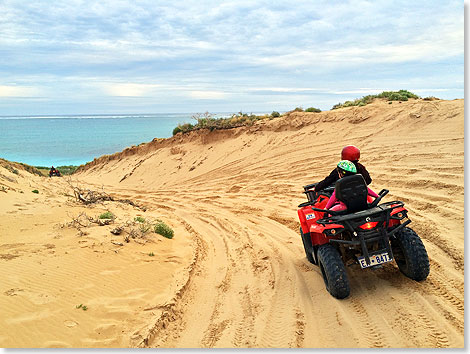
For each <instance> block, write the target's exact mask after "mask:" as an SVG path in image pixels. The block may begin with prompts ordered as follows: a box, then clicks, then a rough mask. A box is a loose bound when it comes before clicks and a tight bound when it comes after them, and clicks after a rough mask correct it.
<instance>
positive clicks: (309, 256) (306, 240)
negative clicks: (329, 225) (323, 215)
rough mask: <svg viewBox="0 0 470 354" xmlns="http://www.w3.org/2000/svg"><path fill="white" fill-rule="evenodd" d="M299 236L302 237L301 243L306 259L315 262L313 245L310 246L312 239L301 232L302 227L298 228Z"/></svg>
mask: <svg viewBox="0 0 470 354" xmlns="http://www.w3.org/2000/svg"><path fill="white" fill-rule="evenodd" d="M300 236H301V237H302V243H303V244H304V250H305V255H306V256H307V260H308V261H309V262H310V263H312V264H315V260H314V259H313V254H312V252H313V247H312V241H311V240H310V237H309V238H307V236H306V235H305V234H304V233H303V232H302V228H300Z"/></svg>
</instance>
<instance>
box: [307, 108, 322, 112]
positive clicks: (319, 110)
mask: <svg viewBox="0 0 470 354" xmlns="http://www.w3.org/2000/svg"><path fill="white" fill-rule="evenodd" d="M305 112H314V113H320V112H321V109H319V108H315V107H308V108H307V109H306V110H305Z"/></svg>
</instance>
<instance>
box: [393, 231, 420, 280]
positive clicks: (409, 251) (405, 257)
mask: <svg viewBox="0 0 470 354" xmlns="http://www.w3.org/2000/svg"><path fill="white" fill-rule="evenodd" d="M391 246H392V252H393V255H394V257H395V261H396V262H397V264H398V268H399V269H400V271H401V272H402V273H403V274H404V275H406V276H407V277H408V278H411V279H413V280H416V281H422V280H424V279H426V278H427V277H428V275H429V258H428V253H427V252H426V248H425V247H424V244H423V242H422V241H421V238H420V237H419V236H418V235H417V234H416V232H414V231H413V229H411V228H409V227H404V228H403V229H401V230H400V231H398V232H397V233H396V234H395V237H393V238H391Z"/></svg>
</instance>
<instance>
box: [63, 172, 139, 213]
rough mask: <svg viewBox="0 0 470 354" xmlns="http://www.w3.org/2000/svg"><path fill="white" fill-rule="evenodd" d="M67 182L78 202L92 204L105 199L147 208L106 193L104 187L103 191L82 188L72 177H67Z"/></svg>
mask: <svg viewBox="0 0 470 354" xmlns="http://www.w3.org/2000/svg"><path fill="white" fill-rule="evenodd" d="M67 184H68V185H69V186H70V188H72V190H73V195H74V197H75V199H76V200H77V201H78V202H81V203H83V204H85V205H91V204H95V203H102V202H105V201H110V202H118V203H124V204H129V205H130V206H133V207H135V208H137V209H139V210H142V211H146V210H147V208H146V207H145V206H142V205H139V204H137V203H134V202H133V201H132V200H130V199H115V198H114V197H113V196H111V195H109V194H108V193H106V192H105V191H104V190H103V188H102V190H101V191H94V190H91V189H86V188H81V187H80V186H78V185H77V186H75V185H73V184H72V181H71V179H67Z"/></svg>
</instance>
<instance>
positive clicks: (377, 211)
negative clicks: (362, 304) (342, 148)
mask: <svg viewBox="0 0 470 354" xmlns="http://www.w3.org/2000/svg"><path fill="white" fill-rule="evenodd" d="M315 185H316V183H314V184H310V185H307V186H304V193H305V194H306V195H307V199H308V202H305V203H301V204H300V205H299V208H300V209H298V211H297V213H298V215H299V219H300V225H301V227H300V235H301V237H302V242H303V245H304V248H305V254H306V256H307V259H308V261H309V262H310V263H313V264H315V265H318V266H319V267H320V270H321V274H322V276H323V280H324V281H325V285H326V289H327V290H328V292H329V293H330V294H331V295H332V296H334V297H335V298H338V299H344V298H346V297H347V296H349V293H350V288H349V280H348V276H347V273H346V266H354V265H357V264H359V265H360V267H361V268H369V267H372V268H380V267H382V266H381V265H382V264H384V263H388V262H391V261H393V260H395V262H396V263H397V265H398V268H399V269H400V271H401V272H402V273H403V274H404V275H406V276H407V277H409V278H411V279H413V280H416V281H422V280H424V279H426V278H427V276H428V275H429V258H428V254H427V252H426V249H425V248H424V245H423V242H422V241H421V239H420V238H419V236H418V235H417V234H416V233H415V232H414V231H413V230H412V229H411V228H409V227H407V225H408V224H409V223H411V220H409V219H408V215H407V213H408V211H407V210H406V209H405V207H404V203H403V202H401V201H393V202H387V203H382V204H380V205H379V202H380V201H381V199H382V198H383V197H384V196H385V195H386V194H387V193H388V190H386V189H383V190H381V191H380V193H379V197H378V198H376V199H375V200H374V201H372V202H371V203H368V200H367V199H368V196H367V185H366V183H365V181H364V178H363V177H362V175H359V174H358V175H353V176H347V177H343V178H341V179H339V180H338V181H337V182H336V185H335V186H334V187H333V186H330V187H327V188H325V189H324V190H322V191H319V192H316V191H313V190H311V188H313V187H314V186H315ZM335 188H336V198H337V199H339V200H340V201H342V202H343V203H345V204H346V206H347V210H344V211H332V210H325V209H324V208H325V206H326V203H327V202H328V199H329V197H330V196H331V194H332V193H333V191H334V190H335ZM369 198H370V197H369ZM369 200H370V199H369ZM370 201H371V200H370Z"/></svg>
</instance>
